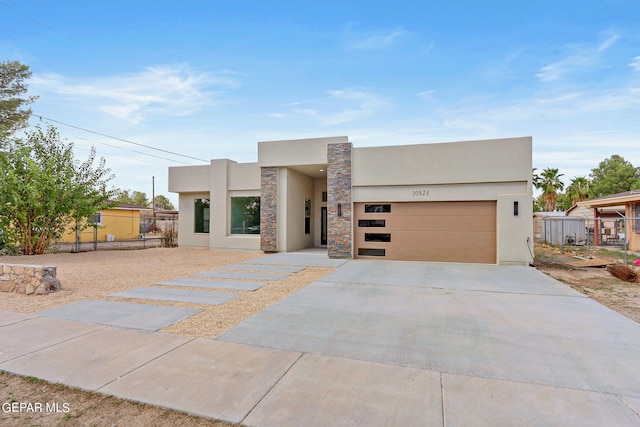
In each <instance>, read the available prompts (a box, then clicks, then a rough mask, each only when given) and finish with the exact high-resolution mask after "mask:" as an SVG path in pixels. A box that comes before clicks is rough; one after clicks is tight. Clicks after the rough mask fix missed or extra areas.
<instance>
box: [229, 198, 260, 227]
mask: <svg viewBox="0 0 640 427" xmlns="http://www.w3.org/2000/svg"><path fill="white" fill-rule="evenodd" d="M231 234H260V197H257V196H252V197H232V198H231Z"/></svg>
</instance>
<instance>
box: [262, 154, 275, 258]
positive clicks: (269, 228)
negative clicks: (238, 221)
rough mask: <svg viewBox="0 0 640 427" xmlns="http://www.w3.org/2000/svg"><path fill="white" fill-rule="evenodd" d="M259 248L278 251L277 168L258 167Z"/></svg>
mask: <svg viewBox="0 0 640 427" xmlns="http://www.w3.org/2000/svg"><path fill="white" fill-rule="evenodd" d="M260 249H261V250H263V251H264V252H277V251H278V168H275V167H265V168H260Z"/></svg>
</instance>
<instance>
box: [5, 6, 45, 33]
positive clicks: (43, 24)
mask: <svg viewBox="0 0 640 427" xmlns="http://www.w3.org/2000/svg"><path fill="white" fill-rule="evenodd" d="M0 4H1V5H2V6H4V7H6V8H7V9H9V10H12V11H13V12H15V13H17V14H19V15H22V16H24V17H25V18H27V19H29V20H31V21H33V22H35V23H36V24H38V25H42V26H43V27H44V28H47V29H49V30H52V31H57V30H56V29H55V28H53V27H52V26H50V25H47V24H45V23H44V22H42V21H38V20H37V19H36V18H34V17H33V16H29V15H27V14H26V13H24V12H23V11H21V10H18V9H16V8H15V7H13V6H10V5H8V4H7V3H5V2H3V1H0Z"/></svg>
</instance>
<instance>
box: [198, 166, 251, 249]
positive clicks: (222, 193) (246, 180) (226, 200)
mask: <svg viewBox="0 0 640 427" xmlns="http://www.w3.org/2000/svg"><path fill="white" fill-rule="evenodd" d="M210 186H211V231H210V239H209V245H208V246H209V247H210V248H211V249H213V250H221V249H224V250H230V249H232V250H233V249H242V250H255V251H258V250H260V235H248V234H247V235H238V234H231V233H230V229H229V227H230V225H229V224H230V218H231V202H230V200H231V197H232V196H259V195H260V168H259V167H258V165H257V164H256V163H245V164H239V163H236V162H234V161H232V160H228V159H218V160H212V161H211V184H210Z"/></svg>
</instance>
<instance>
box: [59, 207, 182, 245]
mask: <svg viewBox="0 0 640 427" xmlns="http://www.w3.org/2000/svg"><path fill="white" fill-rule="evenodd" d="M133 212H135V211H133ZM94 221H96V223H97V224H98V225H97V226H96V227H88V228H86V229H84V230H80V229H79V228H80V227H73V229H71V230H68V231H67V232H65V233H64V234H63V235H61V236H58V238H56V239H55V241H54V242H52V243H51V245H50V249H51V250H52V251H61V252H86V251H98V250H110V249H111V250H113V249H145V248H154V247H160V246H176V245H175V244H173V243H174V242H177V230H178V220H177V219H176V218H175V216H173V217H170V218H166V217H161V218H156V219H155V221H154V219H153V218H152V217H147V216H144V217H140V216H137V215H135V214H134V213H131V212H126V211H125V212H124V213H123V214H105V213H101V214H99V215H97V216H96V218H95V219H94Z"/></svg>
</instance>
